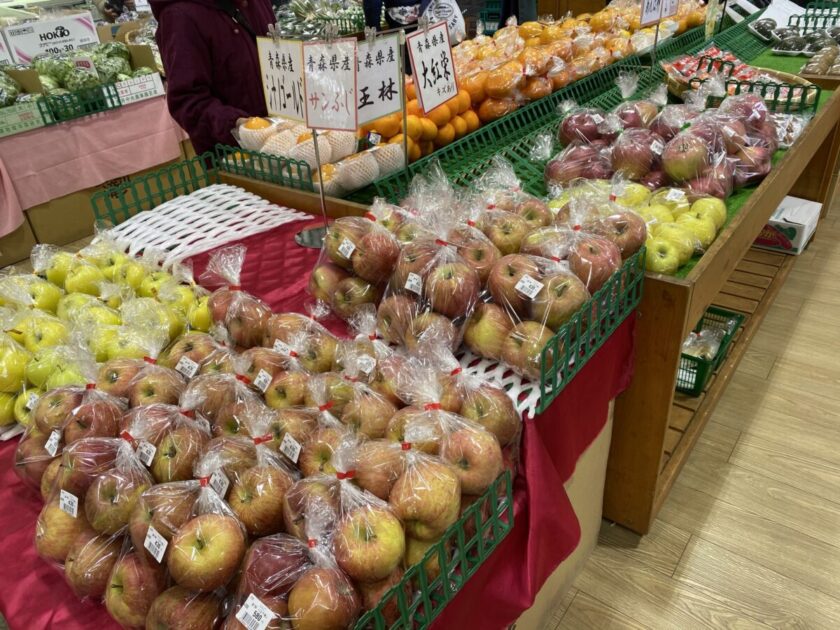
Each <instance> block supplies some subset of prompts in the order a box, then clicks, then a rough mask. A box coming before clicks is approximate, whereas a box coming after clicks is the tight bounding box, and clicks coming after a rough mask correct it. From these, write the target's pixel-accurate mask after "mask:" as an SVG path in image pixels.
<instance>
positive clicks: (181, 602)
mask: <svg viewBox="0 0 840 630" xmlns="http://www.w3.org/2000/svg"><path fill="white" fill-rule="evenodd" d="M221 615H222V600H221V598H220V597H219V595H217V594H216V593H204V592H199V591H191V590H188V589H186V588H184V587H183V586H173V587H171V588H169V589H167V590H165V591H163V593H161V594H160V595H158V596H157V597H156V598H155V600H154V602H152V605H151V607H150V608H149V612H148V615H147V617H146V627H147V628H214V627H215V626H216V624H217V623H218V621H219V619H221Z"/></svg>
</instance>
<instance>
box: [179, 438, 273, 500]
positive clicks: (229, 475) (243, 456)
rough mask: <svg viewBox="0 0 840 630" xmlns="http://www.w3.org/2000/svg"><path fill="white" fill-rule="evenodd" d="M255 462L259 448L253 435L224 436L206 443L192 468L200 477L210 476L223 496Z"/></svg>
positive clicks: (210, 480)
mask: <svg viewBox="0 0 840 630" xmlns="http://www.w3.org/2000/svg"><path fill="white" fill-rule="evenodd" d="M256 465H257V449H256V446H255V445H254V441H253V440H252V439H251V438H249V437H244V436H222V437H217V438H213V439H212V440H210V441H209V442H207V444H206V445H205V447H204V452H203V453H202V454H201V456H200V457H199V458H198V460H197V461H196V463H195V466H194V467H193V475H194V476H195V477H196V478H197V479H201V478H206V479H208V480H209V483H210V485H211V486H212V487H213V489H214V490H215V491H216V493H217V494H218V495H219V496H220V497H221V498H222V499H224V498H225V497H226V496H227V493H228V490H229V489H230V485H231V483H234V482H236V481H237V480H238V479H239V477H240V476H241V475H242V474H244V473H245V471H247V470H248V469H249V468H253V467H254V466H256Z"/></svg>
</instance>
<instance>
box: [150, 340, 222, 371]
mask: <svg viewBox="0 0 840 630" xmlns="http://www.w3.org/2000/svg"><path fill="white" fill-rule="evenodd" d="M216 347H217V344H216V342H215V341H214V340H213V338H212V337H211V336H210V335H208V334H207V333H203V332H190V333H187V334H186V335H184V336H183V337H180V338H179V339H177V340H175V342H174V343H173V344H172V345H170V346H169V348H167V349H166V351H165V352H164V354H163V356H162V357H160V358H159V360H158V363H160V365H162V366H164V367H168V368H172V369H173V370H174V369H175V366H177V365H178V361H180V360H181V359H182V358H184V357H187V358H188V359H189V360H190V361H193V362H195V363H198V364H201V363H203V362H204V360H205V359H206V358H207V357H208V356H210V354H212V353H213V351H215V350H216Z"/></svg>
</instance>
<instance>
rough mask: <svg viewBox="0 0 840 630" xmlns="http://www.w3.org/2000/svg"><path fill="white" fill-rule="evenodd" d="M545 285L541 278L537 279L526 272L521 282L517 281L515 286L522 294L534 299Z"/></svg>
mask: <svg viewBox="0 0 840 630" xmlns="http://www.w3.org/2000/svg"><path fill="white" fill-rule="evenodd" d="M544 286H545V285H544V284H543V283H542V282H540V281H539V280H535V279H534V278H532V277H531V276H529V275H528V274H527V273H526V274H525V275H524V276H522V277H521V278H520V279H519V282H517V283H516V286H515V287H513V288H514V289H516V290H517V291H519V292H520V293H521V294H522V295H524V296H526V297H528V298H529V299H531V300H533V299H534V298H535V297H537V293H539V292H540V291H542V288H543V287H544Z"/></svg>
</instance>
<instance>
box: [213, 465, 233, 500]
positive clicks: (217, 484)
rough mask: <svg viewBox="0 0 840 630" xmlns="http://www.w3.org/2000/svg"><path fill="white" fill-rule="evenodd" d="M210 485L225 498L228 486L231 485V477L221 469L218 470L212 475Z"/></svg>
mask: <svg viewBox="0 0 840 630" xmlns="http://www.w3.org/2000/svg"><path fill="white" fill-rule="evenodd" d="M210 487H211V488H213V490H215V491H216V494H218V495H219V496H220V497H222V498H223V499H224V498H225V495H226V494H227V491H228V488H229V487H230V479H228V478H227V475H226V474H225V473H223V472H222V471H221V470H217V471H216V472H214V473H213V474H212V475H210Z"/></svg>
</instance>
